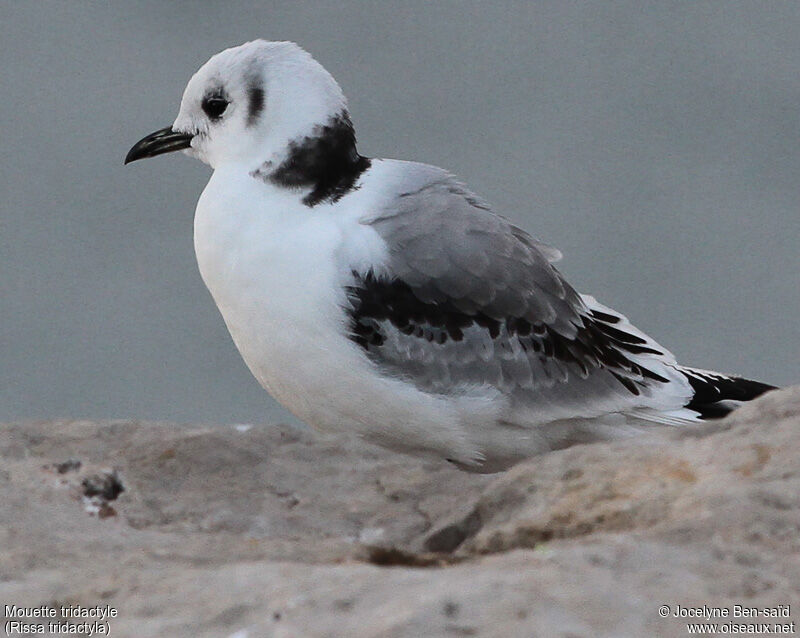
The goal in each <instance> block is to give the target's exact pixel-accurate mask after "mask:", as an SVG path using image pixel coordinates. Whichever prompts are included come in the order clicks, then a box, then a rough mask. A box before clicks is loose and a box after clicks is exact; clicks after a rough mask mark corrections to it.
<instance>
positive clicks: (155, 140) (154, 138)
mask: <svg viewBox="0 0 800 638" xmlns="http://www.w3.org/2000/svg"><path fill="white" fill-rule="evenodd" d="M192 137H194V136H193V135H191V134H190V133H181V132H179V131H173V130H172V127H171V126H168V127H167V128H162V129H161V130H160V131H156V132H155V133H150V135H148V136H147V137H143V138H142V139H140V140H139V141H138V142H136V144H134V145H133V148H131V150H129V151H128V154H127V155H126V156H125V163H126V164H130V163H131V162H135V161H136V160H139V159H143V158H145V157H155V156H156V155H161V154H162V153H171V152H172V151H180V150H181V149H184V148H189V146H190V145H191V143H192Z"/></svg>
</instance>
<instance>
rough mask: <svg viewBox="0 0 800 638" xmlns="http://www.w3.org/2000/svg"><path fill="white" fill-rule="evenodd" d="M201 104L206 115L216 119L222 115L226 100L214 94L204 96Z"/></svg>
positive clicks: (226, 105) (226, 104)
mask: <svg viewBox="0 0 800 638" xmlns="http://www.w3.org/2000/svg"><path fill="white" fill-rule="evenodd" d="M201 106H202V107H203V110H204V111H205V113H206V115H208V117H210V118H211V119H212V120H218V119H219V118H221V117H222V114H223V113H224V112H225V109H226V108H228V100H226V99H225V98H224V97H219V96H216V95H215V96H213V97H205V98H203V103H202V104H201Z"/></svg>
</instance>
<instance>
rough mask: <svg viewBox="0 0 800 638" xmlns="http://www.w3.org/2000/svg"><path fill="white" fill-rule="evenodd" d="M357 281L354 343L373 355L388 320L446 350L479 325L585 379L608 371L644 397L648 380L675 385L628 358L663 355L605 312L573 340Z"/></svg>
mask: <svg viewBox="0 0 800 638" xmlns="http://www.w3.org/2000/svg"><path fill="white" fill-rule="evenodd" d="M353 276H354V277H355V279H356V281H355V284H354V285H352V286H350V287H348V289H347V293H348V297H349V300H350V307H349V308H348V309H347V310H348V314H349V319H350V326H349V327H350V338H351V339H352V340H353V341H354V342H355V343H357V344H358V345H359V346H361V347H362V348H364V349H365V350H366V351H367V352H368V353H370V354H378V353H379V349H380V347H381V346H383V345H384V343H385V342H386V337H387V335H386V332H385V330H384V325H385V322H387V321H388V322H389V323H391V324H392V325H393V326H395V327H396V328H397V329H398V330H399V331H400V332H402V333H403V334H405V335H409V336H415V337H417V338H420V339H426V340H427V341H429V342H431V343H436V344H440V345H441V344H444V343H447V342H448V341H455V342H458V341H462V340H463V339H464V331H465V330H466V329H467V328H469V327H472V326H478V327H480V328H483V329H484V330H486V331H487V332H488V334H489V336H490V337H491V339H493V340H497V339H498V338H499V337H501V335H502V337H503V339H516V340H517V341H518V343H519V344H520V346H521V347H522V349H523V350H524V351H525V352H527V353H540V356H542V355H543V356H544V357H545V358H554V359H557V360H559V361H562V362H564V363H567V364H572V365H574V366H576V367H578V368H579V369H580V370H581V371H582V373H583V374H588V373H589V372H590V371H591V370H592V369H597V368H606V369H608V370H609V371H610V372H611V373H612V374H613V375H614V377H615V378H616V379H617V380H618V381H619V382H620V384H622V385H623V386H624V387H625V388H626V389H627V390H628V391H629V392H630V393H631V394H634V395H638V394H640V388H641V387H644V386H645V385H646V380H650V381H658V382H660V383H667V382H668V381H669V379H667V378H665V377H663V376H661V375H659V374H657V373H656V372H653V371H652V370H649V369H647V368H646V367H643V366H642V365H641V364H639V363H635V362H634V361H632V360H631V359H630V358H629V356H628V355H630V354H641V353H649V354H655V355H659V354H662V353H661V352H660V351H658V350H655V349H654V348H650V347H648V346H645V345H642V344H645V343H646V341H644V340H643V339H642V338H640V337H638V336H636V335H631V334H628V333H627V332H625V331H623V330H620V329H617V328H612V327H611V326H608V325H606V324H605V323H604V322H605V317H609V318H610V319H611V320H612V322H613V320H615V319H616V320H617V321H618V319H617V318H616V317H613V316H611V315H605V313H600V316H601V317H602V318H603V321H599V320H597V319H596V318H594V317H590V316H586V317H584V318H583V325H582V326H576V330H577V334H576V335H575V337H573V338H569V337H565V336H564V335H562V334H560V333H559V332H557V331H556V330H554V329H553V328H551V327H550V326H549V325H547V324H544V323H532V322H530V321H528V320H527V319H524V318H521V317H506V318H505V319H496V318H494V317H490V316H488V315H487V314H484V313H482V312H476V313H471V314H470V313H466V312H464V311H463V310H461V309H459V308H458V307H457V306H456V304H454V303H453V302H452V301H450V300H446V301H443V302H439V303H432V302H425V301H422V300H421V299H420V298H419V297H418V296H417V295H416V294H415V292H414V290H413V288H411V286H409V285H408V284H407V283H405V282H404V281H401V280H398V279H395V280H391V281H390V280H387V279H379V278H377V277H375V275H374V274H373V273H371V272H370V273H368V274H367V275H365V276H363V275H360V274H358V273H356V272H353ZM382 324H383V325H382ZM499 345H502V344H499Z"/></svg>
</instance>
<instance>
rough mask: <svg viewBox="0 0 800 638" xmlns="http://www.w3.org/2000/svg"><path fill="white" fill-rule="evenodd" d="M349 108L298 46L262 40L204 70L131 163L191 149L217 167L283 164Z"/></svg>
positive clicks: (230, 52) (330, 80) (133, 154)
mask: <svg viewBox="0 0 800 638" xmlns="http://www.w3.org/2000/svg"><path fill="white" fill-rule="evenodd" d="M345 110H346V102H345V98H344V95H343V94H342V90H341V89H340V88H339V85H338V84H337V83H336V80H334V79H333V77H332V76H331V75H330V73H328V72H327V71H326V70H325V69H324V68H323V67H322V65H320V64H319V63H318V62H317V61H316V60H314V58H312V57H311V55H310V54H308V53H307V52H306V51H304V50H303V49H302V48H300V47H299V46H298V45H296V44H295V43H294V42H268V41H265V40H255V41H253V42H247V43H246V44H242V45H241V46H238V47H234V48H231V49H226V50H225V51H222V52H221V53H218V54H216V55H215V56H213V57H212V58H211V59H210V60H209V61H208V62H206V63H205V64H204V65H203V66H202V67H200V69H199V70H198V71H197V73H195V74H194V76H192V78H191V80H189V84H188V85H187V86H186V90H185V91H184V93H183V99H182V100H181V108H180V112H179V113H178V117H177V118H176V119H175V122H174V123H173V124H172V126H168V127H166V128H164V129H161V130H159V131H156V132H155V133H152V134H151V135H148V136H147V137H145V138H143V139H142V140H140V141H139V142H137V143H136V144H135V145H134V146H133V148H131V150H130V151H129V153H128V156H127V157H126V158H125V163H126V164H127V163H129V162H133V161H135V160H138V159H142V158H145V157H154V156H156V155H161V154H162V153H169V152H171V151H177V150H186V152H187V153H188V154H189V155H192V156H194V157H196V158H198V159H199V160H201V161H203V162H205V163H206V164H209V165H210V166H211V167H212V168H217V167H219V166H220V165H222V164H225V163H241V164H244V165H245V166H246V168H248V170H250V169H253V168H255V167H257V166H259V165H262V164H264V163H265V162H273V163H275V164H276V165H277V163H278V162H280V160H281V159H282V157H281V155H282V154H283V153H285V152H286V149H287V147H288V146H289V144H290V142H291V141H292V140H295V139H298V138H302V137H304V136H306V135H309V134H311V132H312V131H313V130H314V128H315V127H317V126H319V125H324V124H325V123H326V122H327V121H328V120H330V119H331V118H332V117H335V116H336V115H337V114H339V113H342V112H344V111H345Z"/></svg>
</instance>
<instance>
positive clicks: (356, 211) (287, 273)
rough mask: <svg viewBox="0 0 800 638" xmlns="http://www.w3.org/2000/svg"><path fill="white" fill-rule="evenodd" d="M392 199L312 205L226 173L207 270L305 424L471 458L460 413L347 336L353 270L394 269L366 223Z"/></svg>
mask: <svg viewBox="0 0 800 638" xmlns="http://www.w3.org/2000/svg"><path fill="white" fill-rule="evenodd" d="M380 195H381V194H380V193H378V192H376V190H375V189H371V188H369V187H363V188H362V189H360V190H358V191H355V192H353V193H351V194H349V195H348V196H347V197H345V198H344V199H343V200H340V202H338V203H337V204H336V205H333V206H331V205H327V204H323V205H319V206H315V207H313V208H309V207H307V206H305V205H303V204H302V202H301V201H300V200H301V196H300V194H298V193H295V192H292V191H287V190H286V189H280V190H279V189H277V188H275V187H272V186H270V185H268V184H265V183H264V182H262V181H259V180H258V179H255V178H253V177H251V176H250V175H249V174H248V172H247V171H245V170H243V169H242V168H241V167H226V168H225V169H218V170H217V171H216V172H215V173H214V175H213V176H212V178H211V180H210V181H209V183H208V186H207V187H206V189H205V190H204V191H203V195H202V196H201V198H200V201H199V202H198V205H197V212H196V215H195V251H196V254H197V261H198V264H199V267H200V273H201V275H202V277H203V280H204V281H205V283H206V285H207V286H208V289H209V291H210V292H211V294H212V296H213V297H214V300H215V301H216V303H217V306H218V307H219V309H220V312H221V313H222V316H223V318H224V319H225V323H226V324H227V326H228V330H229V331H230V333H231V336H232V337H233V340H234V342H235V344H236V346H237V348H238V349H239V351H240V352H241V354H242V357H243V358H244V360H245V362H246V363H247V365H248V367H249V368H250V370H251V371H252V373H253V375H254V376H255V377H256V379H258V381H259V382H260V383H261V385H262V386H263V387H264V388H265V389H266V390H268V391H269V392H270V394H272V395H273V396H274V397H275V398H276V399H277V400H278V401H280V402H281V403H282V404H283V405H285V406H286V407H287V408H288V409H290V410H291V411H292V412H294V413H295V414H296V415H297V416H299V417H300V418H301V419H303V420H304V421H306V422H307V423H310V424H312V425H315V426H318V427H321V428H329V429H349V430H354V431H355V432H356V433H358V434H361V435H364V436H367V437H368V438H371V439H372V440H375V441H376V442H380V443H383V444H386V445H390V446H391V447H394V448H400V449H410V450H421V449H427V450H429V451H430V450H431V449H434V450H436V449H438V450H442V451H443V452H444V453H446V454H448V455H450V456H454V457H456V458H460V459H463V460H465V461H469V460H471V459H472V458H473V457H474V455H475V451H474V449H473V448H472V446H470V445H469V444H468V442H466V441H465V440H464V434H463V432H461V425H460V421H461V418H460V416H459V414H458V412H459V408H458V406H454V405H452V404H451V403H450V402H447V401H445V400H443V399H442V398H439V397H434V396H431V395H427V394H424V393H422V392H419V391H418V390H416V389H415V388H413V387H412V386H411V385H409V384H407V383H405V382H402V381H399V380H395V379H387V378H385V377H383V376H382V375H379V374H377V372H376V370H375V369H374V367H373V366H372V364H371V363H370V362H369V361H368V359H367V358H366V357H365V356H364V354H363V352H362V351H361V350H360V348H358V346H357V345H356V344H355V343H353V342H352V341H351V340H350V339H349V338H348V337H347V336H346V335H347V333H348V326H347V315H346V312H345V310H344V306H345V304H346V302H347V300H346V288H345V287H346V286H347V284H348V283H350V281H351V277H352V269H353V268H357V269H358V270H360V271H361V272H364V271H365V270H366V269H367V268H368V267H369V266H374V267H375V268H376V269H377V270H380V267H381V264H382V263H384V262H385V261H386V246H385V244H384V242H383V240H382V239H381V238H380V237H379V236H378V234H377V233H376V232H375V231H374V230H373V229H372V228H371V227H370V226H368V225H364V224H361V223H359V221H358V220H359V218H360V217H362V216H363V213H364V211H365V210H370V208H372V204H371V200H374V199H375V198H376V197H380Z"/></svg>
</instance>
